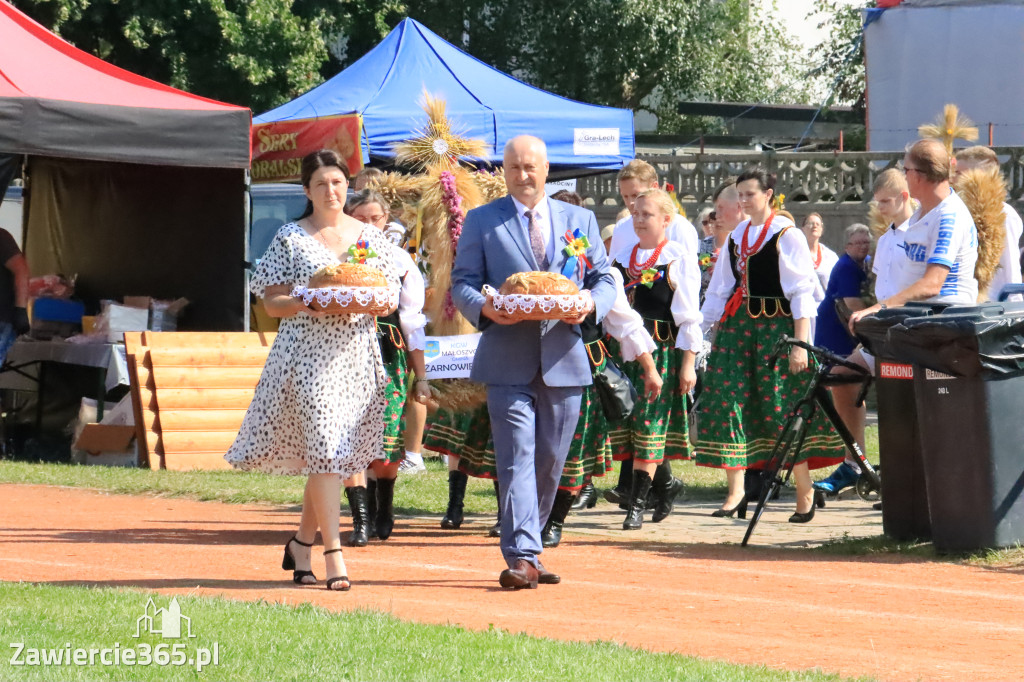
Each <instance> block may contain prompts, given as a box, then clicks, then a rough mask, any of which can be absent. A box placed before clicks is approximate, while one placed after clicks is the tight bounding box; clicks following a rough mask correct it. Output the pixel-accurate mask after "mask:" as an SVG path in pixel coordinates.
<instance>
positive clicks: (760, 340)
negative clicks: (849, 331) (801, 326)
mask: <svg viewBox="0 0 1024 682" xmlns="http://www.w3.org/2000/svg"><path fill="white" fill-rule="evenodd" d="M792 333H793V320H792V318H790V317H782V316H777V317H758V318H752V317H750V316H749V315H747V314H745V311H744V310H743V309H742V308H741V309H740V312H738V313H737V314H735V315H733V316H732V317H730V318H728V319H726V320H725V321H724V322H722V323H721V325H720V327H719V329H718V333H717V335H716V336H715V343H714V348H712V351H711V355H710V357H709V358H708V368H707V372H706V373H705V375H704V393H703V397H702V398H701V403H702V409H701V414H700V419H699V420H698V433H697V439H696V440H697V442H696V448H697V464H698V465H700V466H708V467H716V468H719V469H742V468H750V469H760V468H763V467H764V465H765V463H766V462H767V460H768V458H769V457H770V455H771V451H772V448H773V447H774V446H775V441H776V439H777V438H778V437H779V431H780V430H781V429H782V425H783V422H784V421H785V418H786V416H787V415H788V413H789V411H790V410H792V409H793V406H794V405H795V404H796V403H797V401H798V400H800V398H801V397H802V396H803V394H804V392H805V391H806V390H807V382H808V381H809V380H810V377H811V375H810V373H804V374H803V375H800V376H795V375H791V374H790V373H789V361H788V359H787V356H783V357H782V358H780V359H779V362H778V364H777V365H776V366H775V367H769V366H768V361H769V358H770V357H771V354H772V350H773V348H774V346H775V343H776V341H778V339H779V337H780V336H783V335H785V334H792ZM844 456H845V446H844V445H843V441H842V439H841V438H840V437H839V434H838V433H836V430H835V429H834V428H833V427H832V424H831V423H829V421H828V419H827V418H826V417H825V415H824V414H822V413H821V411H820V410H819V411H818V412H816V413H815V415H814V419H812V420H811V423H810V425H809V428H808V431H807V437H806V439H805V440H804V446H803V450H802V451H801V452H800V454H799V456H798V457H797V459H796V463H798V464H799V463H801V462H807V465H808V466H809V467H810V468H812V469H818V468H821V467H829V466H834V465H836V464H839V463H840V462H842V461H843V457H844Z"/></svg>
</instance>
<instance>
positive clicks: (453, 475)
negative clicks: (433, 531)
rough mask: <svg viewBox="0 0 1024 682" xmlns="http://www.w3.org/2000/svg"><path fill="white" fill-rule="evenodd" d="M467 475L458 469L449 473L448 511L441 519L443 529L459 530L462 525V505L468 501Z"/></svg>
mask: <svg viewBox="0 0 1024 682" xmlns="http://www.w3.org/2000/svg"><path fill="white" fill-rule="evenodd" d="M468 480H469V479H468V477H467V476H466V474H464V473H462V472H461V471H459V470H458V469H456V470H455V471H449V472H448V509H447V510H445V512H444V518H442V519H441V528H444V529H445V530H457V529H458V528H459V527H460V526H461V525H462V503H463V501H464V500H465V499H466V482H467V481H468Z"/></svg>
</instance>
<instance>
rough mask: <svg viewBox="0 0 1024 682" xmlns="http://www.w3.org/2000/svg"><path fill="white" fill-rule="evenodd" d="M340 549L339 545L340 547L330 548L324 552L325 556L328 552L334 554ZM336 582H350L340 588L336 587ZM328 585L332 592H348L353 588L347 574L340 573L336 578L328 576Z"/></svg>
mask: <svg viewBox="0 0 1024 682" xmlns="http://www.w3.org/2000/svg"><path fill="white" fill-rule="evenodd" d="M340 551H341V547H339V548H338V549H329V550H327V551H325V552H324V556H327V555H328V554H334V553H335V552H340ZM335 583H348V584H347V585H345V587H339V588H338V589H334V585H335ZM326 587H327V589H328V590H329V591H331V592H348V591H349V590H350V589H352V581H351V580H349V579H348V576H347V575H339V576H338V577H336V578H328V579H327V584H326Z"/></svg>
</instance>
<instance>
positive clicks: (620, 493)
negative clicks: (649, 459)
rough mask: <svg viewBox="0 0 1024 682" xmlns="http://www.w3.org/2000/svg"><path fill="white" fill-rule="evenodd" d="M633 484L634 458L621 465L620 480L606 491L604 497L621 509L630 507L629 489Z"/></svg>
mask: <svg viewBox="0 0 1024 682" xmlns="http://www.w3.org/2000/svg"><path fill="white" fill-rule="evenodd" d="M632 485H633V460H631V459H627V460H624V461H623V462H622V464H621V465H619V482H618V483H616V484H615V487H614V488H612V489H611V490H605V491H604V499H606V500H608V501H609V502H611V503H612V504H617V505H619V509H628V506H627V505H629V491H630V489H631V487H632Z"/></svg>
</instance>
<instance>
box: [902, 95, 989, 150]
mask: <svg viewBox="0 0 1024 682" xmlns="http://www.w3.org/2000/svg"><path fill="white" fill-rule="evenodd" d="M917 134H918V135H920V136H921V137H925V138H931V139H933V140H938V141H939V142H941V143H942V144H943V145H945V147H946V152H947V153H948V154H949V155H950V156H952V155H953V142H954V141H955V140H965V141H967V142H975V141H977V139H978V128H977V126H975V125H974V121H972V120H971V119H969V118H967V117H966V116H961V115H960V108H959V107H957V105H955V104H947V105H946V106H945V107H944V108H943V110H942V116H940V117H939V118H938V119H937V120H936V121H935V123H926V124H924V125H922V126H919V127H918V129H917Z"/></svg>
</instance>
